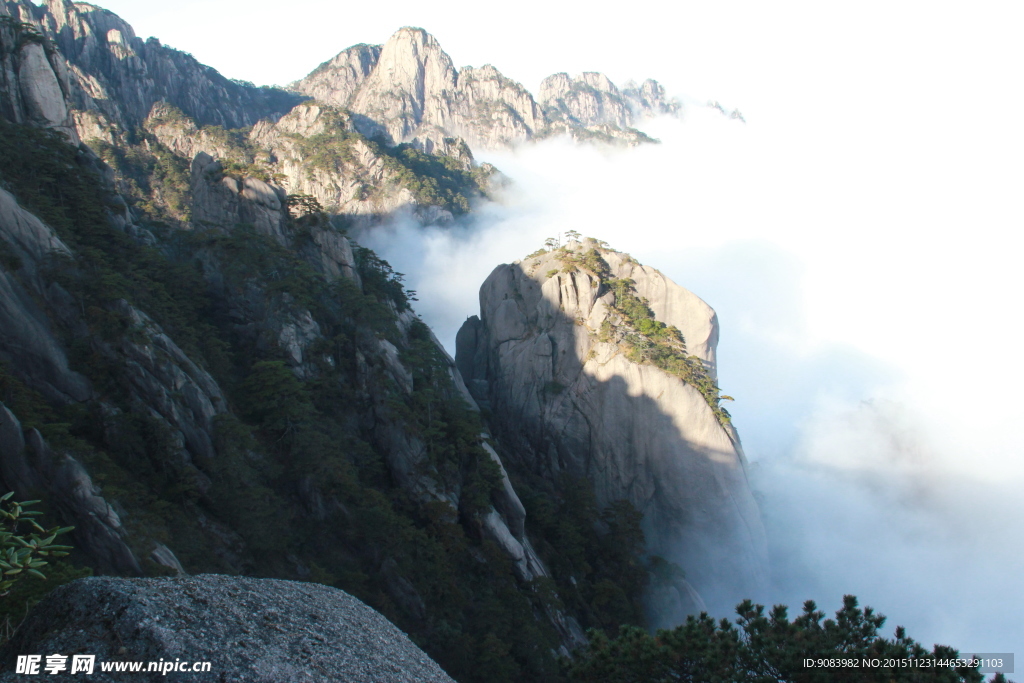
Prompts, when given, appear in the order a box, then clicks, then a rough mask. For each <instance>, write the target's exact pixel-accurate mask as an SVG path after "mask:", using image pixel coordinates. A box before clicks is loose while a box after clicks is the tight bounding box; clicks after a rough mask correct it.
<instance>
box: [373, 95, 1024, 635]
mask: <svg viewBox="0 0 1024 683" xmlns="http://www.w3.org/2000/svg"><path fill="white" fill-rule="evenodd" d="M785 121H786V120H785V119H783V118H779V119H776V120H774V121H767V122H764V121H758V120H757V119H754V120H751V121H750V123H749V124H746V125H744V124H743V123H741V122H738V121H735V120H729V119H727V118H725V117H723V116H721V115H720V114H719V113H718V112H716V111H714V110H712V109H709V108H707V107H703V106H697V105H694V104H690V105H688V106H687V107H686V109H685V113H684V116H683V118H682V120H677V119H660V120H655V121H651V122H648V124H647V125H646V127H645V130H646V132H648V133H650V134H651V135H653V136H654V137H657V138H659V139H660V140H661V144H659V145H645V146H641V147H638V148H634V149H601V148H596V147H592V146H582V145H577V144H575V143H573V142H571V141H569V140H565V139H556V140H549V141H546V142H543V143H540V144H536V145H528V146H524V147H522V148H520V149H519V150H517V151H515V152H502V153H489V154H480V155H478V156H479V157H480V158H481V159H482V160H485V161H489V162H491V163H494V164H495V165H496V166H497V167H498V168H499V169H501V171H502V172H503V173H504V174H505V175H507V176H508V177H509V178H511V179H512V182H511V183H510V185H509V186H508V187H507V188H506V189H505V190H503V191H502V192H500V193H499V195H498V196H497V197H496V198H495V199H496V200H495V201H493V202H484V203H482V204H481V205H480V206H478V207H477V210H476V211H475V212H474V214H473V217H472V218H471V219H468V220H465V221H463V222H461V223H458V224H456V225H455V226H452V227H444V228H442V227H427V228H423V227H422V226H418V225H414V224H412V223H411V222H409V223H406V222H401V221H398V222H395V223H393V224H391V225H388V226H385V227H383V228H380V229H378V230H375V231H373V232H370V233H368V234H364V235H362V236H360V241H361V242H362V243H364V244H366V245H367V246H370V247H372V248H374V249H376V250H378V251H379V252H380V253H381V254H382V255H383V257H384V258H386V259H388V260H389V261H390V262H391V264H392V265H393V266H394V267H395V268H396V269H397V270H399V271H401V272H403V273H405V274H406V281H407V283H408V285H409V286H410V287H411V288H412V289H415V290H417V291H418V293H419V298H420V301H419V302H418V303H417V304H416V310H417V311H418V312H419V313H420V314H421V315H422V317H423V318H424V320H425V321H426V322H427V323H429V324H430V325H431V326H432V327H433V329H434V330H435V332H436V333H437V335H438V337H439V338H440V339H441V340H442V342H443V343H444V345H445V346H446V348H447V349H448V350H449V351H450V352H452V353H454V338H455V333H456V331H457V330H458V328H459V326H460V325H461V324H462V322H463V321H464V320H465V319H466V317H468V316H470V315H474V314H477V313H478V312H479V307H478V299H477V292H478V289H479V286H480V284H481V283H482V282H483V280H484V279H485V278H486V277H487V275H488V274H489V273H490V272H491V270H492V269H493V268H494V267H495V266H497V265H498V264H499V263H506V262H510V261H512V260H515V259H520V258H523V257H524V256H525V255H526V254H528V253H530V252H532V251H534V250H535V249H537V248H538V247H540V246H541V245H542V243H543V241H544V239H545V238H547V237H550V236H556V235H559V234H563V233H564V232H565V231H568V230H577V231H579V232H580V233H582V234H584V235H586V236H593V237H597V238H599V239H603V240H606V241H608V242H609V243H610V245H611V246H612V247H614V248H616V249H619V250H621V251H626V252H629V253H631V254H632V255H633V256H635V257H636V258H638V259H639V260H640V261H641V262H642V263H644V264H647V265H651V266H653V267H656V268H658V269H659V270H661V271H663V272H664V273H666V274H667V275H668V276H670V277H671V278H672V279H673V280H675V281H676V282H677V283H679V284H680V285H682V286H684V287H686V288H688V289H690V290H691V291H693V292H695V293H696V294H697V295H698V296H700V297H701V298H703V299H704V300H705V301H707V302H708V303H709V304H710V305H711V306H712V307H713V308H715V309H716V311H717V312H718V315H719V319H720V323H721V342H720V344H719V357H718V359H719V375H720V384H721V386H722V389H723V392H724V393H727V394H729V395H732V396H734V397H736V402H735V404H732V405H730V410H731V412H732V414H733V416H734V423H735V424H736V426H737V427H738V429H739V432H740V435H741V437H742V439H743V442H744V447H745V449H746V452H747V455H748V458H749V459H750V461H751V466H750V472H751V480H752V485H753V486H754V488H755V491H756V495H757V496H758V498H759V501H760V503H761V506H762V511H763V514H764V518H765V523H766V527H767V530H768V534H769V542H770V545H771V548H770V552H771V559H772V573H773V575H772V589H771V591H770V594H768V595H760V596H742V595H737V596H735V600H734V601H733V602H732V603H731V604H735V602H739V600H741V599H742V598H744V597H754V598H755V599H757V600H758V601H760V602H764V603H768V604H775V603H783V604H787V605H789V606H790V609H791V613H797V612H799V610H800V606H801V605H802V603H803V601H804V600H807V599H814V600H815V601H817V602H818V605H819V608H821V609H824V610H826V611H827V612H831V611H834V610H835V609H837V608H838V607H839V606H840V605H841V599H842V596H843V595H844V594H854V595H857V596H858V598H859V599H860V601H861V604H862V605H870V606H873V607H875V608H876V609H877V610H878V611H880V612H882V613H883V614H886V615H887V616H888V617H889V620H888V621H887V623H886V626H885V632H886V634H887V635H890V636H891V634H892V630H893V629H895V627H896V626H897V625H903V626H905V627H906V628H907V629H908V633H909V634H910V635H911V636H912V637H913V638H915V639H916V640H918V641H920V642H922V643H923V644H925V645H927V646H929V647H930V646H931V645H933V644H935V643H941V644H949V645H952V646H954V647H957V648H958V649H960V650H961V651H962V652H999V651H1002V652H1011V651H1013V650H1014V646H1015V645H1018V644H1020V643H1022V642H1024V626H1022V625H1021V624H1022V620H1021V618H1020V611H1021V607H1022V606H1024V605H1022V604H1021V603H1022V601H1021V598H1020V580H1019V577H1020V576H1021V575H1024V551H1022V548H1021V543H1020V531H1019V529H1020V528H1021V525H1022V523H1024V502H1022V500H1021V497H1020V496H1019V494H1018V492H1019V491H1020V490H1021V485H1022V484H1024V459H1022V458H1021V457H1020V454H1021V453H1022V452H1024V449H1022V445H1024V444H1022V442H1024V438H1022V435H1021V433H1020V430H1019V428H1018V426H1017V421H1016V420H1014V419H1013V418H1014V417H1016V416H1018V415H1020V414H1022V411H1021V408H1022V405H1021V404H1022V401H1021V399H1020V397H1019V395H1018V392H1017V387H1018V386H1019V385H1020V383H1021V380H1022V379H1024V377H1022V376H1021V375H1022V374H1024V373H1022V365H1021V361H1020V359H1019V357H1018V353H1017V352H1016V349H1015V347H1016V340H1015V338H1014V333H1015V332H1016V327H1017V325H1016V322H1015V321H1014V320H1013V319H1012V315H1010V312H1011V311H1014V310H1015V309H1016V306H1015V305H1014V304H1015V303H1016V301H1015V295H1016V294H1017V292H1018V291H1019V288H1017V287H1014V286H1013V285H1014V284H1015V282H1016V277H1015V276H1014V275H1013V273H1014V272H1015V269H1014V266H1015V264H1014V263H1013V261H1015V259H1016V256H1015V252H1016V249H1017V248H1018V247H1019V246H1020V245H1019V239H1020V238H1019V236H1018V234H1017V232H1016V230H1017V228H1019V226H1020V225H1021V223H1020V222H1019V221H1017V216H1016V215H1015V214H1016V213H1017V212H1018V211H1019V209H1018V208H1016V207H1013V206H1011V205H1010V202H1009V195H1008V194H1007V195H1000V194H999V192H998V190H997V186H998V184H1000V183H1005V181H1006V179H1005V177H1001V176H999V173H1000V172H1001V169H999V168H997V167H994V166H989V167H987V168H986V167H981V166H978V165H977V163H975V162H977V161H978V160H976V159H974V160H972V159H963V158H957V157H956V155H955V150H952V149H947V150H946V152H947V157H946V162H945V163H943V164H940V165H933V164H931V160H932V155H929V157H926V158H922V159H912V158H910V157H906V156H903V155H902V154H900V153H899V152H898V150H897V151H895V152H892V153H888V154H886V155H882V156H878V157H875V156H873V154H872V153H871V146H870V144H868V146H867V148H866V147H865V140H864V139H863V138H864V136H867V137H869V138H870V131H868V132H867V133H863V132H862V133H861V134H847V135H844V134H843V133H844V131H835V130H832V131H829V130H827V129H828V128H829V126H828V123H827V122H822V121H816V122H810V123H809V122H807V121H801V120H796V121H793V120H789V121H788V124H787V125H782V124H783V123H784V122H785ZM815 127H818V128H821V129H822V130H821V131H820V132H821V133H822V135H821V137H820V138H815V135H814V130H808V128H811V129H813V128H815ZM798 128H799V130H798ZM847 133H848V131H847ZM823 139H824V140H828V141H829V144H828V145H827V146H825V147H822V146H821V145H820V144H819V143H820V141H821V140H823ZM808 140H810V143H808V142H807V141H808ZM936 144H940V143H939V142H938V141H936ZM986 174H990V175H992V176H993V183H995V184H996V185H986V184H985V183H984V180H985V177H984V176H985V175H986ZM1014 225H1016V226H1017V228H1014ZM996 245H998V246H997V248H994V247H996ZM1016 253H1019V252H1016ZM715 609H716V611H718V612H719V613H720V615H721V616H728V615H729V614H728V610H727V607H726V606H724V605H719V606H716V608H715Z"/></svg>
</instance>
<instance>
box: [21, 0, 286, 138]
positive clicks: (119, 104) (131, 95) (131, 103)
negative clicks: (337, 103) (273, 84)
mask: <svg viewBox="0 0 1024 683" xmlns="http://www.w3.org/2000/svg"><path fill="white" fill-rule="evenodd" d="M2 8H3V11H4V12H5V13H6V14H8V15H10V16H11V17H13V18H14V19H17V20H19V21H21V22H26V23H29V24H32V25H34V26H36V27H37V28H38V30H39V32H40V33H41V34H42V35H43V36H44V37H46V38H47V39H48V40H49V41H50V43H51V44H52V45H53V46H55V47H56V48H57V49H58V50H59V55H58V57H57V59H59V60H61V61H65V60H66V69H67V72H68V82H69V83H70V86H71V88H70V90H71V92H70V101H71V105H72V107H74V108H75V109H78V110H82V111H93V112H97V113H98V114H100V115H102V116H103V117H104V118H105V119H106V120H108V121H110V122H113V123H116V124H118V125H120V126H122V127H132V126H135V125H138V124H140V123H142V121H143V120H145V118H146V117H147V116H148V115H149V112H150V110H151V109H152V107H153V105H154V103H156V102H158V101H161V100H163V101H167V102H169V103H171V104H173V105H175V106H176V107H178V108H179V109H181V110H182V111H184V112H185V113H186V114H188V115H189V116H191V117H192V118H194V119H195V120H196V121H197V122H199V123H200V125H219V126H223V127H225V128H241V127H244V126H251V125H252V124H254V123H256V121H258V120H259V119H261V118H264V117H278V116H281V115H282V114H284V113H285V112H287V111H288V110H290V109H291V108H292V107H293V106H295V105H296V104H297V103H298V102H299V101H301V99H303V98H302V97H301V96H297V95H295V94H293V93H288V92H285V91H283V90H278V89H275V88H257V87H255V86H252V85H251V84H245V83H237V82H235V81H231V80H229V79H227V78H225V77H224V76H222V75H220V74H219V73H217V71H215V70H214V69H211V68H210V67H208V66H204V65H202V64H200V63H199V62H197V61H196V60H195V59H194V58H193V57H192V56H191V55H189V54H187V53H184V52H180V51H178V50H174V49H172V48H168V47H165V46H163V45H161V44H160V41H158V40H156V39H153V38H151V39H149V40H147V41H143V40H142V39H141V38H138V37H137V36H136V35H135V32H134V30H133V29H132V27H131V26H130V25H128V23H127V22H125V21H124V20H123V19H121V18H120V17H118V16H117V15H116V14H114V13H113V12H109V11H107V10H105V9H102V8H99V7H96V6H94V5H89V4H86V3H73V2H69V1H68V0H47V2H46V4H45V5H43V6H41V7H40V6H36V5H34V4H33V3H32V2H30V0H4V2H3V5H2ZM33 54H34V56H32V55H33ZM42 54H43V53H42V52H41V50H36V49H35V48H32V49H31V51H30V55H29V56H30V58H31V61H30V62H25V63H28V64H30V66H31V68H36V67H42V66H43V63H42V61H41V59H44V58H43V57H42ZM62 68H64V67H59V69H62ZM57 75H58V80H59V77H60V75H61V74H60V73H58V74H57ZM37 82H39V83H42V80H39V81H37ZM43 101H44V102H47V103H49V104H50V105H52V106H51V107H50V108H49V109H46V110H45V111H47V112H48V114H47V115H57V114H59V111H58V107H57V105H56V100H54V99H53V98H48V99H47V98H44V100H43ZM83 137H84V136H83Z"/></svg>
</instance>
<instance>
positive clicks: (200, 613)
mask: <svg viewBox="0 0 1024 683" xmlns="http://www.w3.org/2000/svg"><path fill="white" fill-rule="evenodd" d="M30 653H38V654H42V655H44V656H45V655H49V654H53V653H61V654H66V655H71V654H77V653H88V654H95V655H96V661H97V666H96V673H94V674H93V675H92V676H91V677H89V679H90V680H95V681H128V680H131V681H169V682H173V681H225V682H227V681H231V682H232V683H299V682H300V681H310V682H313V681H316V682H319V683H325V682H329V681H336V682H337V683H452V679H451V678H450V677H449V676H448V675H447V674H445V673H444V671H442V670H441V668H440V667H439V666H438V665H437V664H436V663H435V662H434V661H433V660H431V659H430V658H429V657H428V656H427V655H426V654H425V653H424V652H423V651H422V650H420V649H419V648H418V647H416V645H414V644H413V643H412V641H410V640H409V638H408V637H407V636H406V635H405V634H404V633H403V632H402V631H400V630H399V629H398V628H397V627H395V626H394V625H393V624H392V623H391V622H389V621H388V620H387V619H385V618H384V617H383V616H381V615H380V614H378V613H377V612H375V611H374V610H372V609H371V608H369V607H367V606H366V605H364V604H363V603H362V602H360V601H359V600H357V599H355V598H353V597H352V596H351V595H349V594H347V593H345V592H344V591H340V590H338V589H336V588H330V587H327V586H323V585H320V584H315V583H299V582H294V581H280V580H274V579H253V578H245V577H231V576H219V575H212V574H206V575H200V576H192V577H182V578H170V579H119V578H108V577H91V578H86V579H79V580H77V581H74V582H72V583H70V584H67V585H65V586H61V587H60V588H58V589H57V590H56V591H54V592H53V593H52V594H50V596H48V597H47V598H46V599H45V600H43V601H42V602H41V603H39V605H37V606H36V607H35V608H33V610H32V612H31V614H30V615H29V617H28V618H27V620H26V621H25V623H24V624H22V626H21V627H20V628H19V629H18V631H17V633H16V634H15V635H14V637H13V638H12V639H11V641H10V642H9V643H8V644H7V645H6V647H5V648H4V649H3V650H2V651H0V659H2V660H3V661H4V663H5V667H4V668H5V671H4V673H2V674H0V681H15V680H21V677H19V676H17V675H16V674H14V673H12V671H13V663H14V659H15V656H16V655H18V654H30ZM178 658H180V659H181V660H183V661H189V662H196V661H208V662H210V663H211V665H212V666H211V671H210V673H183V672H170V673H168V674H166V675H161V674H157V673H135V674H121V675H120V676H118V675H117V674H104V673H101V672H100V671H99V669H100V667H99V663H100V662H109V661H145V662H149V661H154V662H155V661H159V660H160V659H163V660H164V661H175V660H176V659H178ZM46 678H47V679H48V680H58V681H63V680H67V681H73V680H79V679H80V678H81V675H76V676H71V675H68V674H66V672H65V674H61V675H56V676H52V675H47V676H46Z"/></svg>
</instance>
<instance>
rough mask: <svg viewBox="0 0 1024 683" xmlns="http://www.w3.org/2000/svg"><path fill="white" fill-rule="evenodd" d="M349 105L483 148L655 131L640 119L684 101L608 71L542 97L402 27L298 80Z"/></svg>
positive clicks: (399, 133)
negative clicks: (458, 60) (623, 82)
mask: <svg viewBox="0 0 1024 683" xmlns="http://www.w3.org/2000/svg"><path fill="white" fill-rule="evenodd" d="M291 87H292V88H294V89H295V90H297V91H299V92H302V93H304V94H307V95H309V96H311V97H314V98H316V99H317V100H318V101H321V102H325V103H329V104H333V105H335V106H338V107H345V108H348V109H350V110H351V111H352V113H353V114H354V115H355V117H356V118H355V123H356V126H357V127H358V128H359V130H360V131H361V132H363V133H365V134H366V135H369V136H371V137H372V136H374V135H383V136H385V137H386V138H387V139H388V140H389V141H391V142H410V143H412V144H415V145H416V146H417V147H418V148H420V149H423V150H425V151H427V152H432V151H433V150H434V149H435V148H436V147H437V146H439V145H443V141H444V139H445V138H446V137H459V138H462V139H464V140H465V141H466V142H468V143H469V145H470V146H471V147H474V148H478V149H493V148H499V147H507V146H510V145H515V144H517V143H522V142H525V141H527V140H531V139H536V138H542V137H546V136H549V135H553V134H557V133H568V134H571V135H573V136H574V137H578V138H581V139H598V140H605V141H613V140H620V141H624V142H627V143H633V144H635V143H637V142H642V141H647V140H649V138H647V136H645V135H644V134H643V133H641V132H640V131H638V130H636V129H635V128H633V127H632V126H633V125H634V124H635V123H636V122H637V121H639V120H640V119H641V118H643V117H645V116H651V115H654V114H674V113H677V112H678V110H679V108H680V105H679V103H678V102H677V101H675V100H670V99H668V98H666V96H665V90H664V88H663V87H662V86H661V85H659V84H658V83H657V82H656V81H653V80H647V81H645V82H644V83H643V84H642V85H640V86H637V85H636V84H634V83H630V84H627V86H626V87H625V88H624V89H621V90H620V89H619V88H618V87H616V86H615V85H614V84H613V83H612V82H611V81H610V80H608V78H607V77H605V76H604V75H602V74H598V73H585V74H582V75H581V76H578V77H576V78H572V77H570V76H569V75H568V74H564V73H561V74H555V75H554V76H550V77H548V78H546V79H545V80H544V82H543V83H542V84H541V89H540V97H539V100H537V99H534V97H533V96H532V95H531V94H530V93H529V91H527V90H526V88H524V87H523V86H522V85H520V84H519V83H516V82H515V81H513V80H511V79H509V78H506V77H505V76H503V75H502V74H501V72H499V71H498V70H497V69H496V68H495V67H493V66H491V65H486V66H483V67H479V68H474V67H463V68H462V69H456V68H455V66H454V64H453V62H452V60H451V57H449V56H448V55H447V54H446V53H445V52H444V51H443V50H442V49H441V46H440V45H439V44H438V42H437V40H436V39H435V38H434V37H433V36H431V35H430V34H429V33H427V32H426V31H424V30H423V29H418V28H403V29H401V30H400V31H398V32H397V33H396V34H395V35H394V36H392V37H391V39H390V40H388V42H387V43H385V44H384V45H383V46H370V45H356V46H354V47H351V48H348V49H347V50H344V51H343V52H341V53H340V54H338V55H337V56H336V57H334V58H333V59H332V60H330V61H328V62H325V63H324V64H322V65H320V67H318V68H317V69H316V70H314V71H313V72H312V73H311V74H309V75H308V76H307V77H306V78H304V79H302V80H300V81H296V82H295V83H293V84H292V86H291Z"/></svg>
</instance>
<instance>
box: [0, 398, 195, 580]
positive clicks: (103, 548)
mask: <svg viewBox="0 0 1024 683" xmlns="http://www.w3.org/2000/svg"><path fill="white" fill-rule="evenodd" d="M0 484H2V486H3V488H4V489H5V490H7V491H14V492H15V494H16V495H17V498H18V499H19V500H24V499H26V498H28V497H30V496H32V495H42V496H44V497H45V499H46V500H47V501H49V502H50V504H51V505H52V506H53V507H54V508H56V510H57V511H58V512H59V513H60V514H61V516H62V517H63V518H64V519H65V520H69V521H71V523H72V524H73V525H74V526H75V530H74V531H73V532H71V542H72V545H74V546H75V547H77V548H79V549H81V550H82V551H84V552H85V553H86V555H88V556H89V558H90V561H91V563H92V565H93V566H94V567H95V568H96V569H98V570H99V571H106V572H115V573H120V574H128V575H138V574H141V573H142V570H141V568H140V566H139V561H138V559H137V558H136V557H135V555H134V554H133V553H132V551H131V549H130V548H129V547H128V544H127V542H126V538H125V537H126V534H125V530H124V528H123V526H122V524H121V518H120V517H119V516H118V514H117V512H115V511H114V509H113V508H112V507H111V506H110V505H109V504H108V503H107V501H106V500H105V499H104V498H103V497H102V495H101V493H100V490H99V488H98V487H96V486H95V485H94V484H93V482H92V479H91V478H90V477H89V474H88V473H87V472H86V470H85V468H84V467H83V466H82V464H81V463H80V462H78V461H77V460H76V459H75V458H73V457H71V456H70V455H68V454H67V453H57V452H55V451H53V450H52V449H51V448H50V447H49V445H48V444H47V443H46V442H45V441H44V440H43V438H42V436H41V435H40V434H39V432H38V431H36V430H34V429H33V430H30V431H28V432H25V431H23V430H22V426H21V423H20V422H19V421H18V418H17V417H15V415H14V413H12V412H11V411H10V410H8V409H7V407H6V406H4V404H2V403H0ZM164 550H166V553H164V557H165V558H167V559H168V561H170V560H171V558H173V561H174V562H177V559H176V558H174V554H173V553H171V551H170V550H169V549H166V548H165V549H164ZM179 566H180V565H179Z"/></svg>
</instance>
